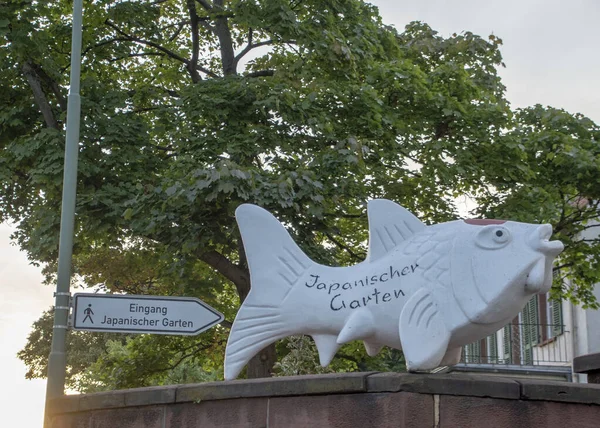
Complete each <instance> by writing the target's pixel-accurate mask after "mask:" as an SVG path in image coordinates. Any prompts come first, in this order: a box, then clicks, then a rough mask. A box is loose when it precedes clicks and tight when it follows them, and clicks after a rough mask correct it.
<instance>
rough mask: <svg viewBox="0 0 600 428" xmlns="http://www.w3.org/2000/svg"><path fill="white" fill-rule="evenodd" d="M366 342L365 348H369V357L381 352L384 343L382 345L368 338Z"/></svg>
mask: <svg viewBox="0 0 600 428" xmlns="http://www.w3.org/2000/svg"><path fill="white" fill-rule="evenodd" d="M364 343H365V349H366V350H367V355H368V356H369V357H374V356H375V355H377V354H379V352H380V351H381V349H382V348H383V345H380V344H379V343H375V342H370V341H368V340H365V341H364Z"/></svg>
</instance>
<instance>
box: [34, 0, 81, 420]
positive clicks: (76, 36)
mask: <svg viewBox="0 0 600 428" xmlns="http://www.w3.org/2000/svg"><path fill="white" fill-rule="evenodd" d="M82 23H83V0H74V1H73V30H72V37H71V75H70V87H69V96H68V104H67V137H66V142H65V163H64V173H63V193H62V207H61V214H60V240H59V250H58V275H57V283H56V293H55V304H54V327H53V330H52V345H51V350H50V355H49V356H48V382H47V384H46V405H45V414H44V425H47V424H48V403H49V400H50V399H52V398H56V397H60V396H61V395H63V394H64V390H65V372H66V365H67V358H66V355H65V343H66V338H67V319H68V317H69V305H70V301H69V299H70V292H69V288H70V281H71V259H72V255H73V229H74V224H75V197H76V194H77V156H78V151H79V121H80V114H81V99H80V97H79V83H80V71H81V34H82V28H83V27H82Z"/></svg>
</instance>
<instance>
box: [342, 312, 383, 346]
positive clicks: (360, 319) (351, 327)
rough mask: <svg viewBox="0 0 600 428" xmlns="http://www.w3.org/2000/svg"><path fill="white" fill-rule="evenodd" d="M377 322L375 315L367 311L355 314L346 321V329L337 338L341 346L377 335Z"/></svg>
mask: <svg viewBox="0 0 600 428" xmlns="http://www.w3.org/2000/svg"><path fill="white" fill-rule="evenodd" d="M375 331H376V330H375V322H374V320H373V315H371V312H369V311H368V310H366V309H361V310H359V311H356V312H353V313H352V315H350V317H349V318H348V319H347V320H346V323H345V324H344V328H342V331H340V334H339V335H338V337H337V343H339V344H340V345H341V344H343V343H347V342H352V341H353V340H359V339H363V340H364V339H368V338H369V337H372V336H373V335H374V334H375Z"/></svg>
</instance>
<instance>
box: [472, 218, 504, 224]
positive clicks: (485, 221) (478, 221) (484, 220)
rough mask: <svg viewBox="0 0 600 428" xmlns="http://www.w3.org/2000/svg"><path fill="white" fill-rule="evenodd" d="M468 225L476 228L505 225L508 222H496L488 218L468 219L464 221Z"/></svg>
mask: <svg viewBox="0 0 600 428" xmlns="http://www.w3.org/2000/svg"><path fill="white" fill-rule="evenodd" d="M464 221H465V223H467V224H473V225H475V226H487V225H488V224H503V223H506V220H494V219H487V218H468V219H465V220H464Z"/></svg>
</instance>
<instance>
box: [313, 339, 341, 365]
mask: <svg viewBox="0 0 600 428" xmlns="http://www.w3.org/2000/svg"><path fill="white" fill-rule="evenodd" d="M311 336H312V338H313V340H314V341H315V345H317V351H319V362H320V363H321V366H323V367H325V366H328V365H329V363H330V362H331V360H332V359H333V357H334V356H335V353H336V352H337V350H338V349H340V345H339V344H338V343H337V342H336V336H335V335H334V334H313V335H311Z"/></svg>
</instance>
